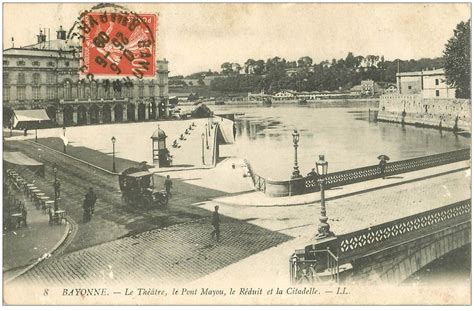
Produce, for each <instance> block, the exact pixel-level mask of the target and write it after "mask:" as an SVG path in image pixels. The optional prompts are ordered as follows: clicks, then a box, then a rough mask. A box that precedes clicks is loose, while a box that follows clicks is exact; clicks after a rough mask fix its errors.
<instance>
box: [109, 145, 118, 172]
mask: <svg viewBox="0 0 474 311" xmlns="http://www.w3.org/2000/svg"><path fill="white" fill-rule="evenodd" d="M110 140H111V141H112V172H114V173H115V142H116V141H117V139H116V138H115V136H112V138H111V139H110Z"/></svg>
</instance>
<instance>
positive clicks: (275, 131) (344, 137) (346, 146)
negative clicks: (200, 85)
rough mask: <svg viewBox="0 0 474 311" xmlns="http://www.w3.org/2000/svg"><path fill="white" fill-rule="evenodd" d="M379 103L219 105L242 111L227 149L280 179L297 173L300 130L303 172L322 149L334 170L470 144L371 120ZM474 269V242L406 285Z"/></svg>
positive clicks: (461, 276)
mask: <svg viewBox="0 0 474 311" xmlns="http://www.w3.org/2000/svg"><path fill="white" fill-rule="evenodd" d="M375 105H376V104H375ZM375 105H374V104H367V103H362V104H361V103H345V104H344V105H336V106H330V105H328V104H324V105H311V106H308V107H301V106H296V105H287V106H276V107H253V106H252V107H250V106H249V107H242V106H230V107H229V106H225V107H216V108H217V109H216V112H234V113H239V114H241V115H239V116H238V117H237V119H236V126H237V134H236V143H235V144H234V145H231V146H226V147H225V148H226V149H224V150H225V152H229V154H232V155H235V156H238V157H242V158H246V159H248V160H249V161H250V163H251V164H252V166H253V168H254V170H255V171H256V172H257V173H259V174H260V175H262V176H265V177H269V178H272V179H277V180H281V179H287V178H289V177H290V176H291V172H292V167H293V159H294V148H293V143H292V135H291V133H292V131H293V130H294V129H297V130H298V131H299V132H300V134H301V136H300V142H299V149H298V163H299V166H300V171H301V173H302V174H303V175H305V174H306V173H307V172H309V171H310V170H311V168H312V167H314V162H315V161H316V160H317V156H318V155H319V154H325V156H326V160H327V161H328V162H329V170H330V171H339V170H344V169H350V168H354V167H360V166H366V165H372V164H376V163H377V162H378V160H377V156H378V155H380V154H386V155H388V156H389V157H390V158H391V160H403V159H409V158H414V157H420V156H425V155H430V154H435V153H441V152H447V151H451V150H457V149H462V148H470V144H471V140H470V139H469V138H465V137H461V136H457V135H454V134H453V133H452V132H447V131H439V130H436V129H428V128H417V127H413V126H401V125H400V124H392V123H385V122H375V121H369V117H368V110H369V108H372V109H374V107H375ZM470 272H471V249H470V246H468V247H464V248H461V249H460V250H457V251H454V252H452V253H450V254H448V255H446V256H444V257H443V258H441V259H438V260H436V261H434V262H433V263H431V264H429V265H428V266H426V267H424V268H423V269H422V270H420V271H419V272H417V273H416V274H415V275H413V276H412V277H411V278H410V279H408V280H407V281H406V282H405V284H407V285H410V284H411V285H421V284H429V283H433V282H446V281H447V280H450V281H453V282H456V283H458V284H460V283H462V284H464V283H465V284H466V286H468V285H469V284H470V274H471V273H470Z"/></svg>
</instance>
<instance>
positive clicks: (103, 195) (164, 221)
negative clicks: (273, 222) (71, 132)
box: [5, 141, 225, 252]
mask: <svg viewBox="0 0 474 311" xmlns="http://www.w3.org/2000/svg"><path fill="white" fill-rule="evenodd" d="M5 146H6V148H14V149H16V150H18V151H21V152H23V153H25V154H26V155H28V156H29V157H31V158H34V159H36V160H38V161H41V162H43V163H45V178H40V177H38V176H35V175H34V174H33V173H31V172H29V171H28V170H25V171H24V172H22V175H24V177H25V179H27V180H29V181H34V183H35V184H36V185H37V186H38V187H39V188H40V189H43V191H45V192H46V195H49V196H50V197H52V196H53V188H52V182H53V180H54V177H53V172H52V164H53V163H57V165H58V168H59V169H58V178H59V179H60V181H61V200H60V204H59V206H60V208H63V209H65V210H66V211H67V213H68V215H69V216H70V217H71V218H72V220H73V221H74V222H75V223H76V224H77V225H76V230H75V232H74V233H73V237H72V238H69V241H68V245H67V247H66V248H65V252H71V251H76V250H79V249H82V248H86V247H90V246H93V245H97V244H100V243H104V242H108V241H112V240H115V239H117V238H120V237H123V236H127V235H130V234H137V233H140V232H143V231H147V230H151V229H155V228H162V227H166V226H170V225H174V224H177V223H182V222H189V221H192V220H196V219H200V218H202V217H210V215H211V213H210V212H208V211H207V210H205V209H201V208H197V207H194V206H193V204H194V203H197V202H202V201H205V200H208V199H209V198H213V197H218V196H222V195H225V193H224V192H221V191H215V190H212V189H208V188H204V187H200V186H195V185H190V184H187V183H184V182H180V180H179V179H175V180H174V181H173V193H174V196H173V198H171V200H170V202H169V204H168V207H167V208H166V209H152V210H144V209H140V208H135V207H132V206H127V205H125V204H124V203H123V202H122V201H121V192H120V189H119V186H118V178H117V176H115V175H110V174H107V173H104V172H102V171H100V170H96V169H93V168H91V167H89V166H87V165H86V164H83V163H80V162H77V161H73V162H71V160H70V159H69V158H66V157H64V156H63V155H62V154H60V153H56V152H52V151H50V150H48V149H43V148H41V147H40V146H38V145H35V144H34V143H32V142H28V141H15V142H13V141H12V142H8V143H7V144H6V145H5ZM130 163H131V165H132V164H133V162H130ZM163 182H164V178H162V177H160V176H156V175H155V186H156V187H157V188H158V189H162V188H163ZM89 187H93V188H94V189H95V191H96V193H97V196H98V200H97V203H96V208H95V214H94V216H93V219H92V221H91V222H88V223H83V222H82V213H83V211H82V201H83V198H84V195H85V193H86V192H87V189H88V188H89Z"/></svg>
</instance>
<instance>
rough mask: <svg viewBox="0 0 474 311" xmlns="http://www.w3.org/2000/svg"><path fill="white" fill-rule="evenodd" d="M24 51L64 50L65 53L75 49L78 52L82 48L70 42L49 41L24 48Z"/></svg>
mask: <svg viewBox="0 0 474 311" xmlns="http://www.w3.org/2000/svg"><path fill="white" fill-rule="evenodd" d="M22 48H23V49H30V50H63V51H68V50H73V49H75V50H76V51H77V50H79V51H80V49H81V47H80V46H79V45H77V44H74V43H73V42H71V41H69V40H61V39H56V40H49V41H45V42H41V43H36V44H30V45H26V46H24V47H22Z"/></svg>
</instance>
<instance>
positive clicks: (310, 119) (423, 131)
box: [221, 105, 470, 179]
mask: <svg viewBox="0 0 474 311" xmlns="http://www.w3.org/2000/svg"><path fill="white" fill-rule="evenodd" d="M221 109H222V108H221ZM224 109H225V110H226V111H230V112H235V113H244V115H241V116H239V117H238V118H237V119H236V127H237V133H236V144H234V145H232V146H225V148H223V149H222V150H223V152H224V154H227V155H235V156H239V157H243V158H247V159H248V160H249V161H250V163H251V164H252V166H253V167H254V169H255V170H256V171H257V172H259V173H260V174H262V175H263V176H267V177H270V178H274V179H281V178H289V176H291V172H292V165H293V144H292V137H291V132H292V131H293V129H298V131H299V132H300V133H301V137H300V144H299V145H300V147H299V150H298V151H299V152H298V156H299V159H298V162H299V165H300V170H301V172H302V173H305V172H309V171H310V170H311V168H312V167H314V162H315V161H316V160H317V156H318V155H319V154H325V155H326V158H327V159H328V161H329V163H330V170H331V171H338V170H343V169H349V168H353V167H359V166H365V165H372V164H375V163H377V159H376V158H377V156H378V155H379V154H387V155H389V156H390V158H391V159H392V160H402V159H408V158H413V157H419V156H425V155H429V154H435V153H440V152H446V151H450V150H456V149H461V148H467V147H469V146H470V139H469V138H465V137H459V136H456V135H454V134H453V133H450V132H445V131H441V132H440V131H439V130H436V129H427V128H417V127H413V126H402V125H400V124H394V123H385V122H376V121H374V122H369V119H370V118H369V112H368V109H369V106H367V107H366V106H364V107H360V106H359V107H358V108H357V109H356V108H354V107H352V108H351V107H332V106H327V105H326V106H323V107H321V106H307V107H296V106H277V107H272V108H265V107H239V106H233V107H225V108H224Z"/></svg>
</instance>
